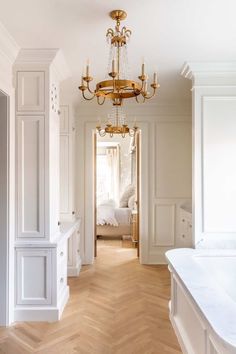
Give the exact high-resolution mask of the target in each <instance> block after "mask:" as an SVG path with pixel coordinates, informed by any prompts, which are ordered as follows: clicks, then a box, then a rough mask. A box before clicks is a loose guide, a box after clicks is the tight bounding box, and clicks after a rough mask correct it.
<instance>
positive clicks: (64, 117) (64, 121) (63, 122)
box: [60, 106, 70, 134]
mask: <svg viewBox="0 0 236 354" xmlns="http://www.w3.org/2000/svg"><path fill="white" fill-rule="evenodd" d="M69 130H70V124H69V106H60V134H69Z"/></svg>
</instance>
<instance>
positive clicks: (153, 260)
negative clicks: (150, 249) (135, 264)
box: [146, 251, 167, 264]
mask: <svg viewBox="0 0 236 354" xmlns="http://www.w3.org/2000/svg"><path fill="white" fill-rule="evenodd" d="M146 264H167V260H166V257H165V251H164V252H163V253H157V254H154V253H151V254H149V255H148V263H146Z"/></svg>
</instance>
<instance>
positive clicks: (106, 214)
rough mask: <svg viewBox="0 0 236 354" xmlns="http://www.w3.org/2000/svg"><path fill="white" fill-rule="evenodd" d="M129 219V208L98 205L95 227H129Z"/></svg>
mask: <svg viewBox="0 0 236 354" xmlns="http://www.w3.org/2000/svg"><path fill="white" fill-rule="evenodd" d="M130 219H131V209H130V208H114V207H113V206H112V205H110V204H105V205H99V206H98V207H97V225H111V226H119V225H120V224H122V225H129V224H130Z"/></svg>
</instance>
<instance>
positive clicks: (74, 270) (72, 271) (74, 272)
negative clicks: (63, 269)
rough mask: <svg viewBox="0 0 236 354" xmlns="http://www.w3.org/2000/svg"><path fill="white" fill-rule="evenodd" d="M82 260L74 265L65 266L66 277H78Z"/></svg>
mask: <svg viewBox="0 0 236 354" xmlns="http://www.w3.org/2000/svg"><path fill="white" fill-rule="evenodd" d="M81 266H82V262H81V259H80V260H79V262H78V263H77V265H76V267H68V268H67V276H68V277H78V275H79V273H80V270H81Z"/></svg>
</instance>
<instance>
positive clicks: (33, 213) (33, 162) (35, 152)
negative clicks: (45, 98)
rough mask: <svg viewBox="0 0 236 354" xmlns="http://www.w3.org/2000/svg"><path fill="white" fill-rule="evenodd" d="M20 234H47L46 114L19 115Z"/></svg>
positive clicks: (24, 235) (39, 235)
mask: <svg viewBox="0 0 236 354" xmlns="http://www.w3.org/2000/svg"><path fill="white" fill-rule="evenodd" d="M17 128H18V140H17V148H18V156H17V169H18V171H17V173H18V185H17V189H18V196H17V198H18V203H17V204H18V237H24V238H25V237H26V238H28V237H44V116H34V117H32V116H30V117H29V116H28V117H25V116H24V117H23V116H19V117H17Z"/></svg>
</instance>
